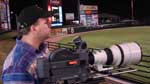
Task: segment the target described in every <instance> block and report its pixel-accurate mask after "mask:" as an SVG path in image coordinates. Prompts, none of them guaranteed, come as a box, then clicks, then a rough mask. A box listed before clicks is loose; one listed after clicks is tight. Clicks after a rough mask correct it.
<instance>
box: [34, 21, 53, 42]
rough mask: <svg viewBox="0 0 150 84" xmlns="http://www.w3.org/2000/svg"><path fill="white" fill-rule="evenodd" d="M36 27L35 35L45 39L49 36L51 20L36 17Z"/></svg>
mask: <svg viewBox="0 0 150 84" xmlns="http://www.w3.org/2000/svg"><path fill="white" fill-rule="evenodd" d="M36 27H37V28H36V29H37V36H38V37H39V38H40V39H42V40H46V39H47V38H48V37H49V34H50V27H51V22H49V21H48V18H40V19H38V22H37V25H36Z"/></svg>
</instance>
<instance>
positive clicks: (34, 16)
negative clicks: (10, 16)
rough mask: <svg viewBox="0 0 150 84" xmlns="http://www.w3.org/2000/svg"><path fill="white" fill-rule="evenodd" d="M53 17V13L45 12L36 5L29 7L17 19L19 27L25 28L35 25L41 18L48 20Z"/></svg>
mask: <svg viewBox="0 0 150 84" xmlns="http://www.w3.org/2000/svg"><path fill="white" fill-rule="evenodd" d="M52 15H53V12H51V11H45V10H44V9H42V8H40V7H38V6H36V5H32V6H28V7H26V8H24V9H23V10H22V11H21V12H20V14H19V16H18V18H17V20H18V26H19V27H21V28H25V27H28V26H30V25H32V24H33V23H35V22H36V21H37V20H38V19H39V18H47V17H51V16H52Z"/></svg>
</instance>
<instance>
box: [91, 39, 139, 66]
mask: <svg viewBox="0 0 150 84" xmlns="http://www.w3.org/2000/svg"><path fill="white" fill-rule="evenodd" d="M93 58H94V59H92V60H93V63H94V64H96V65H113V66H116V67H124V66H128V65H133V64H138V63H139V62H140V61H141V58H142V49H141V47H140V45H139V44H138V43H137V42H130V43H122V44H116V45H112V46H111V47H110V48H105V49H102V50H100V51H98V50H97V51H95V52H93Z"/></svg>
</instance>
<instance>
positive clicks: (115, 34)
mask: <svg viewBox="0 0 150 84" xmlns="http://www.w3.org/2000/svg"><path fill="white" fill-rule="evenodd" d="M149 36H150V27H147V26H142V27H129V28H117V29H106V30H98V31H92V32H89V33H83V34H81V37H82V39H83V40H85V41H86V42H87V43H88V46H89V47H94V48H106V47H109V46H111V45H113V44H118V43H123V42H132V41H136V42H138V43H139V44H140V45H141V47H142V49H143V53H144V54H150V37H149ZM73 37H74V36H72V37H67V38H64V39H63V40H61V41H60V42H62V43H67V42H70V41H71V40H72V39H73Z"/></svg>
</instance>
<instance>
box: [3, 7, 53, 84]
mask: <svg viewBox="0 0 150 84" xmlns="http://www.w3.org/2000/svg"><path fill="white" fill-rule="evenodd" d="M52 14H53V13H52V12H48V11H44V10H43V9H42V8H40V7H38V6H29V7H26V8H24V9H23V10H22V11H21V13H20V14H19V17H18V25H19V29H18V32H19V35H20V36H19V37H18V38H17V39H16V45H15V46H14V47H13V49H12V51H11V52H10V53H9V55H8V56H7V58H6V60H5V62H4V65H3V73H2V80H3V84H37V81H36V80H37V74H36V65H35V62H36V61H35V60H36V58H38V57H39V56H44V54H46V49H47V47H46V45H45V44H44V43H43V42H44V41H45V40H46V39H47V38H48V37H49V34H50V25H51V22H50V21H49V19H48V18H49V17H51V16H52ZM40 84H41V83H40Z"/></svg>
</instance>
